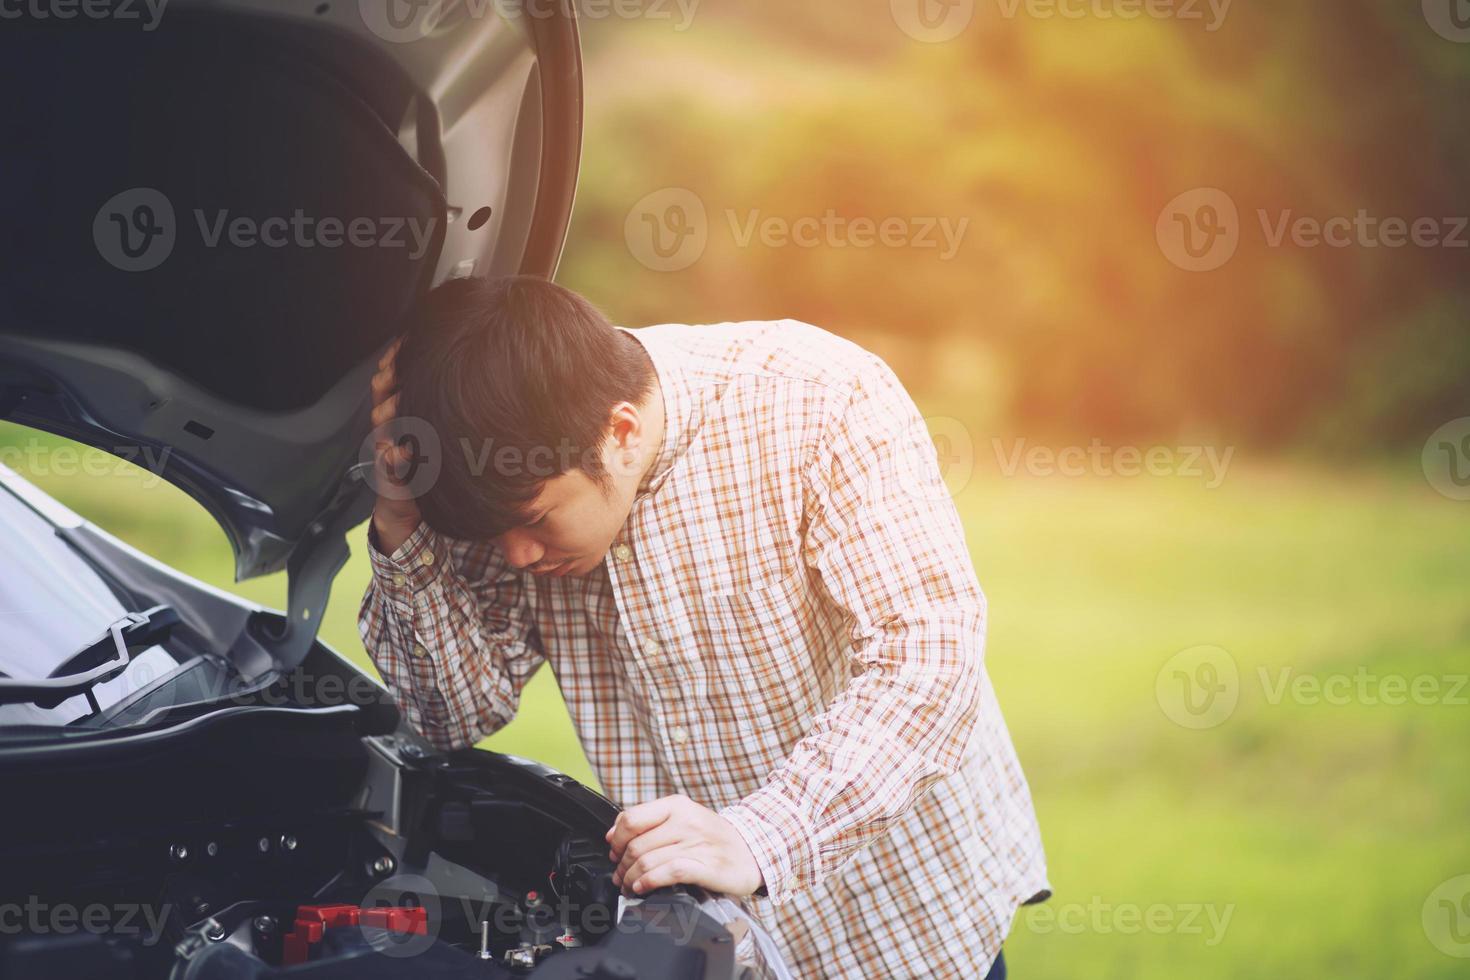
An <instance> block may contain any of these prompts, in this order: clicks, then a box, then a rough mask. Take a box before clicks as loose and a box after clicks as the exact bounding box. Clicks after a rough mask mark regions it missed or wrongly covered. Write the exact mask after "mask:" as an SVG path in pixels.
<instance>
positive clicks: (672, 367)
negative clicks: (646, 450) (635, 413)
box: [618, 327, 698, 499]
mask: <svg viewBox="0 0 1470 980" xmlns="http://www.w3.org/2000/svg"><path fill="white" fill-rule="evenodd" d="M618 329H619V330H622V331H623V332H624V333H626V334H627V335H628V336H630V337H632V338H633V339H634V340H636V341H638V343H639V344H641V345H642V347H643V349H644V351H646V352H647V353H648V357H649V360H651V361H653V370H654V373H655V374H656V375H657V376H658V385H659V389H660V390H661V391H662V393H663V402H664V433H663V440H662V441H661V442H660V443H659V447H658V455H656V456H655V457H654V460H653V465H652V466H650V467H649V468H648V472H647V473H645V474H643V479H642V480H641V481H640V482H639V484H638V491H637V493H636V495H635V499H636V498H637V497H643V496H646V495H649V494H652V493H654V492H656V491H657V490H658V488H659V487H660V486H662V485H663V482H664V479H665V478H666V477H667V476H668V473H669V470H671V469H673V466H674V463H675V462H677V461H678V459H679V457H680V456H682V455H683V454H684V450H685V449H687V448H689V443H690V442H691V441H693V439H694V433H695V430H696V428H697V421H696V415H697V409H698V399H697V398H696V397H695V394H696V393H695V391H694V387H693V385H692V384H691V383H690V377H689V374H688V371H687V370H686V368H685V366H684V365H683V364H682V363H681V361H680V359H679V356H678V352H677V351H675V350H673V349H672V348H671V347H670V346H669V345H667V344H665V343H662V342H661V340H660V338H659V337H658V335H657V334H656V333H654V332H653V331H651V330H650V329H648V328H640V329H637V330H634V329H631V328H629V327H618Z"/></svg>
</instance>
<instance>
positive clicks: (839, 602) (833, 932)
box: [360, 277, 1048, 980]
mask: <svg viewBox="0 0 1470 980" xmlns="http://www.w3.org/2000/svg"><path fill="white" fill-rule="evenodd" d="M373 387H374V398H375V402H376V408H375V411H374V422H375V423H377V424H380V425H381V424H384V423H386V422H388V421H389V420H390V419H392V418H395V417H398V418H400V420H401V421H402V422H403V423H405V424H407V423H408V422H409V421H410V420H418V421H415V422H414V423H413V424H415V425H420V424H422V425H426V426H428V427H429V429H431V430H432V431H433V432H434V433H435V434H436V435H437V436H438V438H439V440H440V444H441V446H442V450H443V451H442V452H441V453H440V454H439V458H438V463H439V464H440V469H439V473H438V476H437V479H436V480H435V481H434V482H433V484H432V486H430V487H429V488H427V489H426V490H425V491H424V492H423V493H422V494H421V495H419V496H417V497H409V498H408V499H398V498H403V497H407V495H406V494H403V493H396V492H387V491H383V490H380V497H379V501H378V505H377V508H376V510H375V512H374V514H373V519H372V522H371V528H370V530H369V533H368V539H369V546H370V553H371V560H372V566H373V579H372V583H371V585H370V586H369V588H368V591H367V595H366V596H365V598H364V601H363V606H362V611H361V624H360V625H361V629H362V635H363V639H364V642H365V643H366V645H367V648H368V650H369V651H370V652H371V654H372V656H373V658H374V660H375V661H376V662H377V664H378V666H379V668H380V669H381V671H382V674H383V678H384V680H385V681H386V683H387V684H388V686H389V687H390V688H391V689H392V691H393V692H394V693H395V694H396V695H397V696H398V698H399V700H400V702H401V703H402V705H403V707H404V710H405V711H406V712H407V717H408V720H409V722H410V723H411V724H412V725H413V726H414V727H415V728H416V729H418V730H419V731H421V732H422V733H423V734H424V735H425V736H426V737H427V738H428V739H429V740H430V741H432V742H433V743H434V744H436V745H438V746H441V747H443V748H446V749H448V748H452V747H459V746H465V745H469V744H472V743H474V742H476V741H477V740H479V739H480V738H482V737H484V736H485V735H487V734H489V733H490V732H493V731H495V730H496V729H498V728H500V727H501V726H503V725H505V724H506V723H507V722H509V721H510V720H511V718H512V717H513V716H514V714H515V711H516V707H517V704H518V699H519V695H520V691H521V688H522V686H523V685H524V684H525V682H526V680H527V679H528V678H529V677H530V676H531V674H532V672H533V671H534V670H535V669H536V667H537V666H538V665H540V664H541V663H542V662H543V661H546V662H548V663H550V665H551V668H552V671H553V672H554V674H555V676H556V679H557V683H558V684H559V685H560V687H561V691H562V694H563V697H564V698H565V700H566V702H567V707H568V708H569V710H570V712H571V715H572V720H573V722H574V723H575V725H576V728H577V733H578V735H579V736H580V737H581V740H582V745H583V747H584V749H585V750H586V752H587V756H588V758H589V759H590V761H591V763H592V766H593V768H594V769H595V770H596V772H597V775H598V778H599V779H600V780H601V781H602V785H603V787H604V789H605V790H606V792H607V794H608V795H609V796H610V797H611V798H612V800H613V801H614V802H616V803H618V804H620V805H621V806H624V807H626V808H627V809H625V810H624V812H623V813H622V814H621V816H619V818H618V820H617V823H616V825H615V826H614V827H613V828H612V829H611V830H610V831H609V833H608V844H609V849H610V850H609V853H610V856H611V858H612V860H614V861H616V862H618V866H617V873H616V876H615V877H616V881H617V882H618V884H619V886H620V887H622V888H623V890H624V892H625V893H627V894H630V895H638V894H645V893H647V892H648V891H649V890H650V889H654V888H660V887H663V886H666V885H670V884H674V883H676V882H690V883H695V884H699V885H702V886H704V887H705V888H708V889H710V890H713V891H717V892H725V893H728V894H730V895H733V896H737V897H740V898H742V899H743V902H744V904H745V906H746V908H747V909H748V910H750V911H751V912H753V913H754V914H756V915H757V916H758V917H760V918H761V919H762V920H763V921H764V922H765V923H766V924H767V925H768V926H770V928H771V930H772V932H773V934H774V935H775V938H776V940H777V942H778V944H779V945H780V946H781V947H782V952H783V953H784V955H785V956H786V958H787V961H788V963H789V964H790V965H791V967H792V969H793V970H794V971H795V973H796V975H797V976H800V977H838V978H854V980H855V978H864V980H867V978H872V977H915V976H925V977H964V978H966V980H973V978H975V977H982V976H985V974H986V972H987V970H989V969H991V967H992V964H993V963H994V966H995V970H996V973H997V975H999V974H1000V973H1001V971H1003V970H1004V966H1003V963H1002V962H1000V961H999V951H1000V946H1001V942H1002V940H1003V939H1004V938H1005V936H1006V933H1007V931H1008V930H1009V928H1010V925H1011V922H1012V919H1013V917H1014V915H1015V912H1016V908H1017V906H1018V905H1020V904H1023V903H1025V902H1027V901H1028V900H1033V899H1035V898H1038V897H1044V895H1045V894H1046V893H1047V891H1048V886H1047V878H1046V868H1045V860H1044V856H1043V853H1042V847H1041V841H1040V835H1039V831H1038V829H1037V824H1036V817H1035V814H1034V812H1033V809H1032V804H1031V799H1030V795H1029V790H1028V788H1027V785H1026V781H1025V778H1024V777H1023V775H1022V773H1021V768H1020V765H1019V763H1018V762H1017V760H1016V755H1015V751H1014V749H1013V748H1012V746H1011V741H1010V737H1009V734H1008V733H1007V730H1006V726H1005V722H1004V720H1003V719H1002V717H1001V712H1000V708H999V706H998V705H997V703H996V699H995V695H994V693H993V691H992V689H991V686H990V682H989V680H988V677H987V675H986V672H985V666H984V660H983V654H984V636H985V611H986V610H985V598H984V596H983V595H982V593H981V591H980V587H979V585H978V583H977V582H976V579H975V573H974V570H973V568H972V566H971V563H970V559H969V555H968V553H967V551H966V547H965V540H964V533H963V530H962V528H961V526H960V522H959V519H958V516H957V514H956V512H955V507H954V504H953V502H952V501H951V500H950V497H949V495H948V493H947V492H946V491H945V487H944V484H943V482H942V480H941V478H940V474H939V470H938V465H937V460H936V458H935V452H934V447H933V444H932V442H931V441H930V440H929V439H928V437H927V433H926V430H925V428H924V424H923V421H922V419H921V418H920V416H919V413H918V410H917V409H916V408H915V407H914V404H913V402H912V400H911V399H910V398H909V396H908V395H907V393H906V392H905V391H904V389H903V387H902V386H901V385H900V383H899V381H898V379H897V378H896V377H895V376H894V374H893V372H892V371H891V370H890V369H889V368H888V367H887V365H885V364H884V363H883V362H882V361H881V360H879V359H878V358H877V357H876V356H874V355H872V354H870V353H868V352H866V351H864V350H863V349H861V348H860V347H858V346H856V345H855V344H852V343H850V342H848V341H845V340H843V339H841V338H838V337H836V336H834V335H832V334H830V333H827V332H825V331H823V330H820V329H818V328H816V327H813V326H810V325H807V324H804V323H799V322H796V321H793V320H780V321H773V322H762V323H723V324H717V325H710V326H685V325H676V324H667V325H662V326H656V327H645V328H642V329H638V330H628V329H625V328H619V327H614V326H612V325H611V324H609V323H608V322H607V320H606V319H605V318H604V317H603V316H602V315H601V314H600V313H599V312H598V311H597V310H596V309H595V308H593V307H592V306H591V305H590V304H589V303H588V302H586V301H585V300H584V299H582V298H581V297H579V296H577V295H576V294H575V293H573V292H571V291H569V290H566V289H563V288H561V287H559V286H557V285H555V284H552V283H550V282H546V281H543V280H538V279H532V278H523V277H514V278H507V279H499V280H493V281H473V280H459V281H451V282H448V283H446V284H445V285H443V286H441V287H439V288H438V289H436V290H435V291H434V292H433V293H432V294H431V295H430V297H429V299H428V301H427V303H426V305H425V307H424V308H423V310H422V311H421V314H420V315H419V317H418V320H417V322H416V323H415V324H414V325H413V326H412V327H411V329H410V330H409V331H408V332H407V334H406V335H405V337H404V339H403V340H402V341H401V345H400V346H399V347H397V348H396V356H395V355H394V354H393V353H392V352H390V354H389V355H388V356H387V357H385V358H384V361H383V364H382V370H381V371H380V372H379V375H378V376H377V377H376V378H375V379H374V382H373ZM382 451H383V454H384V458H385V460H386V461H387V462H389V463H397V462H401V461H402V455H403V453H404V452H405V451H406V450H404V449H403V448H401V447H398V446H396V445H394V444H392V443H391V442H385V443H384V444H383V446H382Z"/></svg>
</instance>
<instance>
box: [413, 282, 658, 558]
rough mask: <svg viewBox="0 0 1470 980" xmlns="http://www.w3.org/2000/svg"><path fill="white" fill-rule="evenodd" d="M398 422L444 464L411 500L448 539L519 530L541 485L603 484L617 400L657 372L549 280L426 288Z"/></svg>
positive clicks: (587, 306)
mask: <svg viewBox="0 0 1470 980" xmlns="http://www.w3.org/2000/svg"><path fill="white" fill-rule="evenodd" d="M395 372H396V375H397V380H398V386H399V399H398V416H399V418H402V419H412V418H419V419H423V420H424V422H427V423H428V425H429V426H431V427H432V428H433V429H434V431H435V432H436V433H437V434H438V437H439V443H440V455H441V457H442V465H441V469H440V473H439V476H438V478H437V480H435V481H434V483H433V485H432V486H431V487H429V488H428V489H427V490H426V491H425V492H424V493H423V494H422V495H421V496H420V497H419V498H418V501H417V503H418V506H419V511H420V513H422V514H423V518H424V521H425V522H426V523H427V524H428V525H429V527H431V528H433V529H434V530H435V531H438V532H440V533H441V534H446V535H448V536H450V537H454V538H474V539H483V538H491V537H495V536H496V535H499V534H501V533H503V532H504V531H506V530H508V529H509V528H511V527H514V526H516V525H518V524H521V523H524V522H525V520H526V517H527V513H526V505H527V504H529V503H530V502H531V501H532V500H533V499H534V498H535V497H536V495H537V493H539V492H540V490H541V487H542V485H543V484H544V483H545V482H546V481H547V480H549V479H551V478H552V477H554V476H558V475H560V474H562V473H564V472H567V471H568V470H572V469H580V470H582V471H583V472H585V473H586V474H587V476H588V477H590V478H591V479H592V480H593V481H594V482H595V483H597V484H598V485H599V486H600V487H601V488H602V489H603V490H604V491H607V490H608V489H609V488H610V486H611V480H610V476H609V474H608V473H607V471H606V468H605V467H604V465H603V462H602V457H601V453H600V451H599V450H600V448H601V446H602V445H603V442H604V439H605V436H606V434H607V427H608V417H609V413H610V411H611V409H612V407H613V406H614V405H615V404H617V403H618V402H620V401H628V402H632V403H634V404H638V403H640V402H641V401H642V400H643V399H644V398H645V397H646V396H647V395H648V394H649V392H651V391H652V390H653V382H654V369H653V364H652V362H650V361H649V359H648V355H647V354H646V353H645V352H644V351H643V348H642V345H640V344H639V343H638V341H637V340H635V339H633V338H632V337H629V336H628V335H627V334H625V333H624V332H622V331H621V330H618V329H617V328H616V327H614V326H613V325H612V324H611V323H609V322H608V319H607V317H605V316H603V314H602V313H601V312H600V311H598V309H597V308H596V307H594V306H593V305H592V304H591V303H589V302H588V301H587V300H585V299H583V298H582V297H581V296H579V295H577V294H576V293H574V292H572V291H571V290H570V289H566V288H564V287H562V286H558V285H556V284H555V283H553V282H550V281H548V280H546V279H541V278H537V277H534V276H506V277H504V278H497V279H451V280H449V281H448V282H445V283H444V284H442V285H440V286H438V287H436V288H435V289H433V290H431V291H430V292H429V294H428V295H427V296H426V297H425V300H424V302H423V304H422V305H421V307H420V308H419V310H418V311H417V312H416V314H415V316H414V319H413V323H412V325H411V326H410V327H409V329H408V330H407V331H406V332H405V334H404V338H403V343H402V345H401V346H400V347H399V349H398V355H397V359H396V362H395Z"/></svg>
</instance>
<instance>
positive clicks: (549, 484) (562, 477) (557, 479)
mask: <svg viewBox="0 0 1470 980" xmlns="http://www.w3.org/2000/svg"><path fill="white" fill-rule="evenodd" d="M588 492H592V493H596V492H597V484H595V483H593V482H592V479H591V478H590V477H589V476H587V474H586V473H583V472H582V471H581V470H567V471H566V472H565V473H558V474H557V475H556V476H553V477H551V478H550V479H548V480H547V481H546V482H544V483H542V484H541V489H540V490H539V491H538V492H537V493H536V496H535V497H533V498H532V499H531V502H530V503H528V504H527V505H526V506H525V508H524V509H523V511H522V513H524V514H525V515H527V516H528V517H535V516H536V515H537V514H540V513H541V512H542V511H544V510H547V509H549V508H551V507H555V506H557V505H558V504H564V503H567V502H568V501H570V500H574V499H576V498H577V497H579V496H581V495H583V494H585V493H588Z"/></svg>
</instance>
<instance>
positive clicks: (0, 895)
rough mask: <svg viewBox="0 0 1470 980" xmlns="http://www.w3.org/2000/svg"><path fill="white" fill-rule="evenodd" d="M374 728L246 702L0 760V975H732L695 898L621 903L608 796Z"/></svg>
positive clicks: (17, 978)
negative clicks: (610, 853)
mask: <svg viewBox="0 0 1470 980" xmlns="http://www.w3.org/2000/svg"><path fill="white" fill-rule="evenodd" d="M393 714H396V712H393ZM365 725H376V726H377V728H378V729H380V730H378V731H364V730H363V728H364V726H365ZM382 727H384V717H383V715H382V713H381V712H378V713H373V712H364V711H362V710H360V709H359V708H358V707H356V706H351V705H340V706H330V707H295V706H249V707H239V708H232V709H227V710H223V711H216V712H213V713H210V714H207V715H204V716H202V717H199V718H196V719H193V720H192V721H190V722H188V723H186V724H182V725H179V726H176V728H177V730H171V731H167V732H153V731H150V732H142V733H133V734H126V735H123V736H121V737H117V738H113V739H109V740H106V741H103V742H99V743H98V744H96V745H60V746H58V745H54V744H45V745H42V746H39V747H36V748H33V749H30V750H25V751H13V752H7V753H4V754H0V765H3V776H0V778H3V780H4V783H5V785H6V787H7V790H8V791H9V793H8V794H7V795H10V796H11V799H12V800H26V801H28V802H27V805H26V806H25V807H19V808H17V807H11V808H7V812H6V813H5V814H4V816H3V824H4V831H5V832H4V834H3V835H0V865H3V867H4V869H5V872H4V873H3V874H0V980H49V978H58V980H60V978H65V980H75V978H77V977H86V978H88V980H257V978H268V977H277V976H280V977H312V978H323V980H333V978H346V977H352V978H402V977H414V978H418V977H442V978H446V980H451V978H460V977H464V978H470V977H481V978H492V980H498V978H506V977H520V976H534V977H537V978H541V980H546V978H557V977H609V978H631V977H658V978H685V977H688V978H701V980H703V978H716V977H718V978H720V980H727V978H731V977H734V976H737V975H739V974H738V973H737V967H736V962H735V956H734V942H733V939H732V936H731V934H730V932H729V931H728V930H726V929H725V928H724V926H723V925H721V924H720V923H719V922H717V921H715V920H714V919H713V918H711V917H709V916H708V915H706V914H704V913H703V912H702V911H701V909H700V905H699V901H700V898H699V896H697V895H696V894H694V893H693V892H692V891H691V890H686V889H683V888H682V887H680V888H675V889H665V890H663V891H662V892H660V893H655V894H654V895H650V896H646V897H644V898H643V899H641V900H632V901H629V900H625V899H623V898H621V897H620V895H619V892H618V889H617V887H616V886H615V885H614V884H613V882H612V871H613V865H612V862H611V861H610V860H609V859H608V857H607V851H606V844H605V843H604V842H603V839H602V836H603V834H604V832H605V831H606V829H607V828H608V827H610V826H611V825H612V822H613V820H614V819H615V818H616V814H617V810H616V808H615V807H614V806H613V805H612V804H611V803H610V802H609V801H608V800H606V799H605V798H604V797H602V796H600V795H599V794H597V793H595V792H593V791H592V790H590V789H588V788H586V787H584V786H582V785H581V784H579V783H577V782H576V781H575V780H573V779H571V778H570V777H568V776H565V775H562V774H560V773H556V772H553V771H552V770H549V769H547V768H545V767H543V766H541V765H539V764H537V763H534V762H530V761H528V760H523V759H517V758H515V757H511V756H504V755H499V754H496V753H490V752H483V751H477V750H465V751H462V752H456V753H450V754H441V753H437V752H435V751H433V750H431V749H430V748H429V747H428V746H427V744H426V743H423V742H421V741H419V740H418V739H417V738H416V736H413V735H411V734H406V733H405V732H404V731H402V730H399V729H397V728H396V726H395V727H394V728H393V729H392V730H390V731H382V730H381V728H382Z"/></svg>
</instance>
